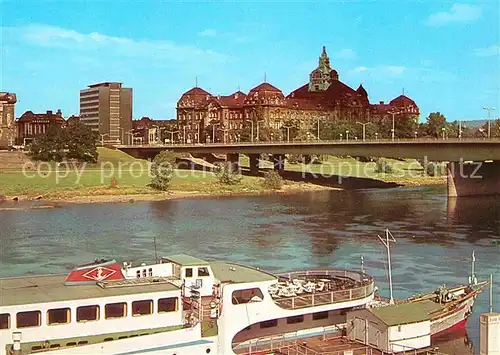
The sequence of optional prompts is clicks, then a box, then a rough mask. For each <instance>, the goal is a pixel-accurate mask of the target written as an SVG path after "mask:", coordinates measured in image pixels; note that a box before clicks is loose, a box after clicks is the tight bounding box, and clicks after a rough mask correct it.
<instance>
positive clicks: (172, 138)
mask: <svg viewBox="0 0 500 355" xmlns="http://www.w3.org/2000/svg"><path fill="white" fill-rule="evenodd" d="M165 132H167V133H169V134H170V142H171V143H172V144H174V134H175V133H179V131H165Z"/></svg>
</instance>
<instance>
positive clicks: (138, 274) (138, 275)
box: [135, 270, 141, 278]
mask: <svg viewBox="0 0 500 355" xmlns="http://www.w3.org/2000/svg"><path fill="white" fill-rule="evenodd" d="M135 276H136V277H137V278H139V277H141V270H137V271H136V272H135Z"/></svg>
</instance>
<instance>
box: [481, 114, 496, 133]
mask: <svg viewBox="0 0 500 355" xmlns="http://www.w3.org/2000/svg"><path fill="white" fill-rule="evenodd" d="M483 110H485V111H488V139H489V138H491V111H495V108H494V107H483Z"/></svg>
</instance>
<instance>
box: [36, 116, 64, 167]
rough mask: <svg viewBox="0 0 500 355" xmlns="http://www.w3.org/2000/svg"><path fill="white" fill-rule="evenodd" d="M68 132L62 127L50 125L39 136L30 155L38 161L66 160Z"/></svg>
mask: <svg viewBox="0 0 500 355" xmlns="http://www.w3.org/2000/svg"><path fill="white" fill-rule="evenodd" d="M67 141H68V137H67V132H66V131H65V130H63V129H62V128H61V126H60V125H55V124H54V125H49V127H48V128H47V131H46V132H45V133H43V134H39V135H37V136H36V137H35V138H34V140H33V143H32V144H31V147H30V152H29V155H30V156H31V158H32V159H33V160H36V161H56V162H60V161H62V160H64V159H65V158H66V146H67Z"/></svg>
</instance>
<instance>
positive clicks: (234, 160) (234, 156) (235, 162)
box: [226, 153, 240, 171]
mask: <svg viewBox="0 0 500 355" xmlns="http://www.w3.org/2000/svg"><path fill="white" fill-rule="evenodd" d="M226 161H227V162H228V163H230V164H231V171H238V170H240V155H239V154H238V153H228V154H227V155H226Z"/></svg>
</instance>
